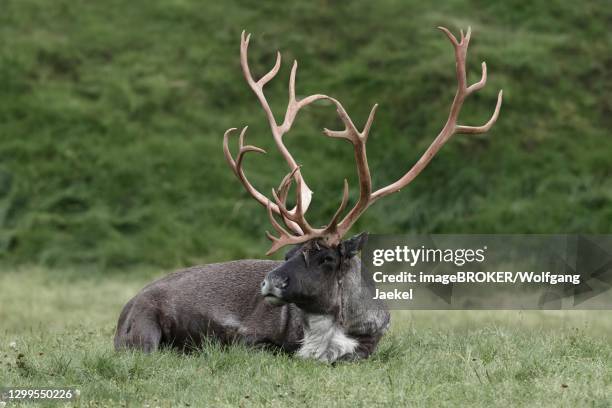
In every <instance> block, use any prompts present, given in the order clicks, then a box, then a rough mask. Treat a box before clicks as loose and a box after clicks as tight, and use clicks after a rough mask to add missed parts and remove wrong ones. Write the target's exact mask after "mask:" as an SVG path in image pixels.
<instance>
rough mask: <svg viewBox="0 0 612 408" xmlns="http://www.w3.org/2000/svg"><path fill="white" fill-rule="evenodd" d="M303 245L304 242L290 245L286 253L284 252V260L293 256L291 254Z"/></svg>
mask: <svg viewBox="0 0 612 408" xmlns="http://www.w3.org/2000/svg"><path fill="white" fill-rule="evenodd" d="M303 246H304V244H298V245H294V246H292V247H291V248H290V249H289V250H288V251H287V253H285V261H288V260H289V259H291V258H293V256H294V255H295V254H296V253H297V252H298V251H299V250H300V249H301V248H302V247H303Z"/></svg>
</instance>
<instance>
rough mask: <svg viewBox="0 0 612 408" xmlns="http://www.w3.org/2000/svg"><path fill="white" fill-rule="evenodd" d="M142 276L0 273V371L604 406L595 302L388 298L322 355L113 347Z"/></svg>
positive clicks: (177, 397)
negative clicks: (551, 304) (315, 358)
mask: <svg viewBox="0 0 612 408" xmlns="http://www.w3.org/2000/svg"><path fill="white" fill-rule="evenodd" d="M153 275H155V273H152V271H150V270H141V271H139V272H137V273H134V274H133V275H132V276H130V277H128V276H125V275H116V276H107V277H103V276H102V275H98V276H97V277H95V278H91V277H90V278H82V277H79V275H78V274H77V273H71V272H69V273H66V272H65V271H62V272H61V273H60V272H57V271H47V270H43V269H32V270H27V271H24V270H17V271H13V272H7V273H4V274H2V275H0V296H1V299H2V309H0V321H2V332H1V333H0V362H1V365H2V369H1V370H0V384H5V385H10V386H20V387H24V386H52V385H54V386H75V387H77V388H78V389H79V390H80V391H81V396H80V400H79V403H78V404H76V405H77V406H92V407H95V406H99V407H101V406H108V407H115V406H135V407H140V406H143V404H149V406H151V407H155V406H159V407H174V406H193V407H204V406H258V405H266V406H277V407H286V406H310V407H313V406H351V407H352V406H364V407H365V406H398V405H405V406H406V405H407V406H449V407H456V406H482V407H491V406H494V405H495V406H545V407H577V406H588V407H609V406H610V405H612V344H611V338H612V321H611V319H610V316H609V312H607V314H606V313H602V312H586V311H576V312H520V311H497V312H443V311H436V312H408V311H403V312H402V311H398V312H394V314H393V323H392V330H391V332H390V334H389V335H387V336H386V337H385V339H384V341H383V342H382V344H381V345H380V348H379V350H378V352H377V353H376V354H375V355H374V356H373V357H372V358H371V359H370V360H367V361H363V362H360V363H352V364H351V363H346V364H337V365H335V366H328V365H324V364H320V363H316V362H311V361H301V360H298V359H295V358H291V357H288V356H285V355H274V354H271V353H268V352H262V351H253V350H249V349H246V348H243V347H240V346H235V347H229V348H226V349H222V348H220V347H218V346H216V345H214V344H211V345H208V346H206V347H204V348H203V349H202V351H201V352H198V353H195V354H193V355H189V356H184V355H179V354H176V353H174V352H168V351H165V352H160V353H156V354H153V355H143V354H140V353H120V354H118V353H115V352H114V351H113V349H112V337H113V330H114V325H115V322H116V318H117V316H118V313H119V311H120V308H121V307H122V306H123V303H124V302H125V301H126V300H127V299H128V298H129V297H131V296H132V295H133V294H134V293H135V292H136V291H137V290H138V289H139V288H140V287H141V286H143V285H144V283H145V282H147V281H149V280H150V279H151V278H153ZM12 342H15V343H16V344H15V347H11V343H12ZM79 404H80V405H79ZM43 406H44V405H43Z"/></svg>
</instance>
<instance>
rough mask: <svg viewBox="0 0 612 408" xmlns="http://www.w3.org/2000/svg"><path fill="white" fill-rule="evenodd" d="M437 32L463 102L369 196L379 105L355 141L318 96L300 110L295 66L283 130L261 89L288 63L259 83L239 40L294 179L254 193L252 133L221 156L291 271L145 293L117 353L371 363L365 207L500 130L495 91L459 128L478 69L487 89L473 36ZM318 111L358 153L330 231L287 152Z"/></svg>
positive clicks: (160, 284)
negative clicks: (460, 142) (489, 106)
mask: <svg viewBox="0 0 612 408" xmlns="http://www.w3.org/2000/svg"><path fill="white" fill-rule="evenodd" d="M439 28H440V30H442V31H443V32H444V34H446V36H447V37H448V39H449V40H450V42H451V44H452V46H453V48H454V51H455V60H456V73H457V83H458V84H457V92H456V94H455V98H454V100H453V102H452V104H451V108H450V113H449V116H448V119H447V121H446V123H445V124H444V127H443V128H442V130H441V131H440V133H439V134H438V136H437V137H436V138H435V140H434V141H433V142H432V144H431V145H430V146H429V148H428V149H427V150H426V151H425V153H424V154H423V156H422V157H421V158H420V159H419V160H418V161H417V162H416V164H414V166H412V168H411V169H410V170H409V171H408V172H407V173H405V174H404V175H403V176H402V177H401V178H399V179H398V180H397V181H395V182H393V183H391V184H389V185H388V186H385V187H383V188H380V189H378V190H373V189H372V180H371V178H370V170H369V168H368V159H367V155H366V142H367V140H368V134H369V132H370V128H371V126H372V122H373V120H374V114H375V112H376V108H377V105H374V106H373V107H372V110H371V112H370V115H369V117H368V119H367V121H366V123H365V126H364V127H363V129H362V130H359V129H358V128H357V126H356V125H355V124H354V122H353V121H352V120H351V118H350V117H349V115H348V113H347V112H346V109H345V108H344V107H343V106H342V104H341V103H340V102H339V101H338V100H336V99H334V98H332V97H330V96H327V95H322V94H315V95H310V96H307V97H305V98H303V99H297V98H296V93H295V76H296V71H297V62H294V63H293V67H292V69H291V74H290V77H289V103H288V106H287V110H286V112H285V116H284V119H283V121H282V122H281V123H278V122H277V121H276V119H275V116H274V114H273V113H272V110H271V108H270V105H269V103H268V100H267V98H266V96H265V94H264V86H265V85H266V84H267V83H268V82H269V81H270V80H272V79H273V78H274V77H275V76H276V74H277V73H278V71H279V68H280V66H281V55H280V53H278V54H277V57H276V63H275V64H274V67H273V68H272V69H271V70H270V71H269V72H268V73H267V74H265V75H264V76H263V77H261V78H260V79H259V80H255V79H254V78H253V75H252V73H251V70H250V68H249V64H248V58H247V50H248V46H249V39H250V35H245V33H244V32H243V33H242V37H241V41H240V63H241V66H242V71H243V73H244V76H245V78H246V81H247V83H248V84H249V86H250V88H251V89H252V90H253V92H254V93H255V95H256V96H257V99H258V100H259V103H260V104H261V105H262V107H263V110H264V112H265V115H266V117H267V119H268V122H269V125H270V128H271V131H272V136H273V138H274V142H275V144H276V147H277V148H278V150H279V151H280V153H281V155H282V157H283V158H284V159H285V161H286V162H287V165H288V166H289V170H290V171H289V174H287V175H286V176H285V177H284V179H283V180H282V181H281V183H280V185H279V187H278V189H276V190H274V189H273V190H272V198H271V199H270V198H268V197H267V196H266V195H264V194H262V193H261V192H259V191H258V190H257V189H256V188H255V187H254V186H253V184H252V183H251V182H250V181H249V180H248V179H247V177H246V175H245V173H244V170H243V162H244V158H245V156H246V154H247V153H249V152H256V153H265V152H264V150H262V149H260V148H258V147H255V146H252V145H247V144H245V135H246V131H247V128H246V127H245V128H244V129H242V131H241V132H240V135H239V138H238V146H239V149H238V153H237V155H236V156H235V157H234V156H233V155H232V153H231V152H230V148H229V138H230V135H231V134H232V132H233V131H235V130H236V129H234V128H232V129H229V130H228V131H227V132H225V135H224V138H223V151H224V154H225V158H226V159H227V162H228V163H229V165H230V167H231V169H232V171H233V172H234V174H235V175H236V177H237V178H238V179H239V180H240V182H241V183H242V184H243V185H244V187H245V189H246V190H247V192H248V193H249V194H250V195H251V196H252V197H253V198H254V199H255V200H256V201H257V202H258V203H260V204H261V205H262V206H264V207H266V208H267V212H268V216H269V218H270V222H271V223H272V226H273V227H274V230H275V231H276V233H277V236H274V235H272V234H270V233H267V236H268V238H269V239H270V240H271V241H272V247H271V248H270V250H269V251H268V254H271V253H273V252H276V251H277V250H279V249H280V248H282V247H284V246H286V245H290V244H293V245H294V247H293V248H292V249H290V250H289V251H288V252H287V254H286V256H285V261H269V260H239V261H232V262H225V263H217V264H210V265H204V266H196V267H192V268H189V269H185V270H181V271H178V272H175V273H173V274H171V275H168V276H166V277H164V278H161V279H159V280H157V281H155V282H153V283H151V284H149V285H148V286H146V287H145V288H144V289H142V291H140V293H138V294H137V295H136V296H135V297H134V298H132V299H131V300H130V301H129V302H128V303H127V304H126V305H125V307H124V308H123V311H122V312H121V315H120V316H119V322H118V325H117V331H116V334H115V348H116V349H117V350H120V349H125V348H135V349H141V350H144V351H146V352H151V351H155V350H157V349H158V348H159V347H160V346H170V347H176V348H179V349H181V350H186V349H188V348H190V347H194V346H195V347H197V346H198V345H200V344H201V343H202V341H203V340H204V339H206V338H210V339H215V340H218V341H220V342H222V343H231V342H235V341H239V342H243V343H245V344H248V345H253V346H272V347H277V348H280V349H282V350H285V351H287V352H292V353H293V352H295V353H297V355H298V356H300V357H304V358H312V359H317V360H321V361H325V362H333V361H336V360H353V359H360V358H367V357H368V356H369V355H370V354H371V353H372V352H373V351H374V350H375V349H376V346H377V344H378V341H379V340H380V338H381V337H382V335H383V334H384V333H385V331H386V330H387V329H388V327H389V322H390V319H389V312H388V310H387V308H386V307H385V305H384V304H383V303H381V302H380V301H378V300H373V299H372V298H373V294H374V288H373V287H372V286H370V285H368V284H367V283H365V282H362V275H361V273H360V268H361V266H360V258H359V256H357V255H358V254H359V252H360V250H361V248H362V246H363V244H364V242H365V240H366V235H365V234H361V235H357V236H355V237H353V238H350V239H347V240H343V237H344V236H345V234H346V233H347V232H348V231H349V230H350V228H351V226H352V225H353V224H354V223H355V221H356V220H357V218H359V216H360V215H361V214H363V212H364V211H365V210H366V209H367V208H368V207H369V206H370V205H372V204H373V203H374V202H376V201H377V200H378V199H380V198H382V197H385V196H387V195H389V194H392V193H395V192H398V191H399V190H401V189H402V188H403V187H405V186H406V185H408V184H409V183H410V182H411V181H412V180H414V178H415V177H416V176H417V175H418V174H419V173H420V172H421V171H422V170H423V169H424V168H425V166H427V164H428V163H429V162H430V160H431V159H432V158H433V156H434V155H435V154H436V153H437V152H438V151H439V150H440V148H441V147H442V146H443V145H444V144H445V143H446V142H447V141H448V139H449V138H450V137H451V136H452V135H454V134H456V133H483V132H486V131H487V130H489V129H490V128H491V126H492V125H493V124H494V123H495V121H496V120H497V117H498V115H499V110H500V107H501V103H502V91H500V92H499V95H498V97H497V105H496V107H495V111H494V113H493V115H492V117H491V118H490V119H489V121H488V122H487V123H486V124H484V125H482V126H464V125H458V124H457V118H458V116H459V113H460V111H461V106H462V105H463V102H464V101H465V98H466V97H467V96H469V95H470V94H472V93H473V92H475V91H477V90H479V89H481V88H482V87H483V86H484V85H485V83H486V80H487V67H486V65H485V63H484V62H483V63H482V77H481V79H480V80H479V81H478V82H476V83H474V84H472V85H467V83H466V71H465V69H466V68H465V60H466V52H467V48H468V44H469V41H470V32H471V31H470V29H469V28H468V31H467V33H466V34H465V35H464V34H463V31H461V36H460V38H459V39H457V38H456V37H455V36H454V35H453V34H452V33H451V32H450V31H449V30H447V29H446V28H444V27H439ZM321 99H324V100H327V101H329V102H331V103H332V104H333V105H334V106H335V108H336V111H337V113H338V115H339V118H340V120H341V121H342V123H343V124H344V129H343V130H328V129H324V130H323V133H324V134H325V135H326V136H328V137H332V138H341V139H346V140H347V141H348V142H349V143H350V144H351V145H352V146H353V150H354V153H355V161H356V166H357V174H358V178H359V198H358V199H357V201H356V203H355V205H354V206H353V207H352V208H351V209H350V210H349V211H348V212H346V214H345V209H346V207H347V203H348V183H347V181H346V179H345V180H344V193H343V196H342V201H341V204H340V206H339V208H338V210H337V211H336V213H335V214H334V216H333V217H332V219H331V220H330V221H329V223H328V224H327V225H326V226H325V227H322V228H314V227H313V226H312V225H311V224H310V223H309V222H308V221H307V220H306V218H305V212H306V210H307V209H308V206H309V204H310V202H311V195H312V191H311V190H310V188H309V187H308V185H307V184H306V183H305V181H304V179H303V178H302V174H301V172H300V167H299V165H298V164H297V162H296V161H295V159H294V158H293V156H292V155H291V153H290V152H289V150H288V149H287V147H286V146H285V144H284V141H283V136H284V135H285V134H286V133H287V132H288V131H289V130H290V129H291V126H292V125H293V122H294V120H295V118H296V115H297V114H298V112H299V111H300V109H302V108H303V107H305V106H307V105H310V104H311V103H313V102H315V101H317V100H321ZM292 185H294V186H295V194H296V201H295V203H296V204H295V207H294V208H288V206H287V197H288V194H289V190H290V189H291V187H292ZM343 214H345V215H344V217H342V215H343ZM341 217H342V218H341ZM283 224H284V225H283Z"/></svg>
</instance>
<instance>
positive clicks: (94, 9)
mask: <svg viewBox="0 0 612 408" xmlns="http://www.w3.org/2000/svg"><path fill="white" fill-rule="evenodd" d="M0 8H1V9H2V12H1V13H0V259H1V260H2V261H3V262H5V263H7V264H20V263H42V264H45V265H50V266H65V265H70V264H73V265H91V266H94V267H96V268H99V267H101V268H123V267H127V266H133V265H135V264H150V265H158V266H164V267H174V266H179V265H184V264H193V263H197V262H203V261H212V260H226V259H230V258H238V257H246V256H249V257H260V256H262V255H263V253H264V252H265V250H266V249H267V247H268V243H267V241H266V239H265V237H264V231H265V230H266V229H269V228H270V227H269V225H268V220H267V216H266V214H265V211H264V210H263V209H262V208H261V207H260V206H259V205H258V204H256V203H255V202H254V201H253V200H252V199H250V198H249V197H248V196H247V194H246V193H245V192H244V191H243V189H242V186H241V185H240V184H239V183H238V181H237V180H235V178H234V176H233V174H232V173H231V172H230V170H229V168H228V167H227V166H226V164H225V162H224V159H223V154H222V150H221V142H222V135H223V132H224V131H225V130H226V129H227V128H229V127H241V126H244V125H247V124H248V125H249V135H248V138H249V141H250V143H252V144H255V145H257V146H261V147H264V148H266V149H268V151H269V153H270V154H268V155H267V156H251V157H248V159H247V162H246V165H245V166H246V168H247V172H248V174H249V176H250V178H251V179H252V180H253V181H254V183H255V184H256V185H257V186H258V187H259V188H260V190H261V191H269V190H270V188H271V187H273V186H276V185H277V184H278V182H279V180H280V178H281V177H282V176H283V175H284V174H285V173H286V167H284V166H283V163H282V162H281V161H280V158H279V157H278V154H277V153H276V151H275V149H274V148H273V147H272V141H271V136H270V132H269V129H268V128H267V127H266V121H265V118H264V116H263V113H262V111H261V108H260V106H259V105H258V103H257V102H256V99H255V97H254V95H253V94H252V93H251V91H250V90H249V88H248V86H247V85H246V83H245V82H244V80H243V78H242V73H241V71H240V66H239V60H238V46H239V38H240V32H241V30H242V29H247V30H248V31H250V32H251V33H253V36H252V39H251V47H250V63H251V66H252V69H253V71H254V73H255V74H256V75H257V76H259V75H261V74H263V73H264V72H266V71H267V70H268V69H269V68H270V67H271V66H272V64H273V62H274V53H275V51H276V50H277V49H280V50H281V51H282V52H283V57H284V59H283V62H284V64H283V68H282V70H281V72H280V74H279V75H278V76H277V78H276V79H275V80H274V81H273V82H272V83H271V84H270V85H269V87H268V88H267V94H268V95H269V98H270V99H271V101H272V105H273V108H274V109H275V111H276V112H277V117H280V115H281V114H282V112H284V108H285V104H286V100H287V91H286V87H287V79H288V74H289V67H290V61H291V60H292V59H294V58H296V59H298V60H299V61H300V68H299V70H298V81H297V88H298V94H301V95H307V94H311V93H318V92H322V93H327V94H329V95H332V96H335V97H337V98H339V99H340V100H341V101H343V103H344V106H345V107H346V108H347V109H348V110H349V113H350V114H351V116H352V117H353V119H354V120H355V121H356V122H357V123H358V126H362V124H363V122H364V121H365V119H366V117H367V114H368V112H369V109H370V107H371V105H372V104H374V103H376V102H378V103H380V108H379V112H378V114H377V118H376V121H375V124H374V127H373V130H372V133H371V137H370V139H369V146H368V148H369V158H370V168H371V170H372V173H373V180H374V184H375V186H376V187H378V186H382V185H385V184H388V183H390V182H392V181H394V180H395V179H396V178H398V177H399V176H401V175H402V174H403V173H404V172H405V171H406V170H407V169H408V168H409V167H410V166H411V165H412V163H414V161H415V160H416V159H417V158H418V157H419V156H420V155H421V154H422V152H423V151H424V149H425V148H426V147H427V146H428V144H429V143H430V142H431V141H432V140H433V138H434V137H435V135H436V134H437V132H438V131H439V130H440V128H441V126H442V125H443V123H444V121H445V118H446V115H447V112H448V108H449V106H450V102H451V100H452V97H453V93H454V90H455V79H454V59H453V53H452V48H451V46H450V44H449V43H448V40H447V39H446V38H445V37H444V35H443V34H442V33H440V32H439V31H437V30H435V29H434V27H436V26H438V25H445V26H448V27H449V28H451V29H452V30H453V31H455V32H457V31H458V29H459V28H464V29H465V28H467V26H468V25H471V26H472V29H473V36H472V42H471V48H470V52H469V54H468V66H469V75H468V77H469V80H470V82H472V81H476V80H477V79H478V78H479V75H480V68H479V65H480V62H481V61H482V60H486V61H487V63H488V67H489V83H488V85H487V86H486V87H485V89H483V90H482V91H480V92H479V93H477V94H475V95H473V96H472V97H470V98H469V99H468V101H467V102H466V104H465V107H464V110H463V114H462V118H461V122H463V123H465V124H474V125H478V124H481V123H482V122H484V121H485V120H486V119H487V118H488V116H489V115H490V113H491V112H492V110H493V107H494V104H495V96H496V94H497V91H498V90H499V89H500V88H503V89H504V106H503V107H502V113H501V116H500V119H499V121H498V123H497V124H496V126H495V127H494V128H493V129H492V130H491V131H490V132H489V133H488V134H487V135H482V136H469V135H458V136H456V137H455V138H454V139H453V140H452V141H451V142H450V143H449V144H448V145H447V146H445V147H444V149H443V150H442V151H441V152H440V153H439V154H438V156H437V157H436V158H435V159H434V161H433V162H432V163H431V165H430V166H429V167H428V169H427V170H426V171H424V172H423V174H422V175H421V176H420V177H419V178H418V179H417V180H416V181H415V182H414V183H413V184H412V185H411V186H410V188H407V189H405V190H403V191H402V192H401V193H400V194H396V195H394V196H392V197H389V198H387V199H385V200H382V201H381V202H379V203H377V204H376V205H375V206H373V207H372V208H371V209H370V210H369V211H368V213H367V214H366V215H365V216H364V217H362V219H361V220H360V221H359V222H358V224H357V225H356V227H355V228H354V229H355V232H357V231H359V230H368V231H370V232H377V233H391V232H395V233H399V232H420V233H502V232H503V233H571V232H588V233H609V232H610V230H611V226H612V139H611V135H610V129H612V97H611V96H610V95H612V70H610V67H611V66H612V52H611V51H612V32H611V31H610V30H609V27H610V26H611V25H612V8H610V7H609V2H607V1H603V0H602V1H587V2H568V1H562V0H556V1H544V0H536V1H529V2H528V1H506V2H489V1H481V0H471V1H468V0H455V1H447V2H444V3H442V2H434V3H430V4H426V3H424V2H420V1H397V0H379V1H376V2H371V1H354V2H335V1H324V0H319V1H312V2H295V3H286V2H285V3H282V4H281V3H278V2H272V1H243V2H236V1H225V2H219V1H216V2H213V1H196V0H149V1H130V2H125V1H118V0H117V1H116V0H105V1H86V0H80V1H79V0H54V1H52V2H51V1H44V0H2V1H1V7H0ZM296 125H297V126H296V128H295V130H293V131H292V132H291V133H290V134H289V135H288V136H287V139H286V140H287V143H288V145H289V147H290V149H291V150H292V151H293V152H294V154H295V156H296V157H297V159H298V161H299V162H300V164H302V165H303V172H304V174H305V177H306V180H307V181H308V183H309V185H310V186H311V187H312V188H313V189H314V190H315V199H314V202H313V205H312V207H311V211H310V212H309V214H310V219H311V220H313V222H314V223H315V224H316V223H323V222H325V221H326V220H327V219H328V218H329V217H330V215H331V213H332V212H333V211H334V209H335V208H336V207H337V205H338V202H339V199H340V195H341V187H342V178H343V177H348V178H349V182H350V183H351V187H352V188H351V197H352V199H353V200H354V199H355V198H356V197H357V194H358V189H357V185H356V177H355V175H354V162H353V158H352V149H351V147H350V145H348V144H347V143H346V142H344V141H341V140H332V139H327V138H325V137H324V136H323V135H322V134H321V132H320V130H321V128H323V127H329V128H334V126H336V127H338V128H339V124H338V121H337V119H336V117H335V114H334V112H333V109H332V108H331V107H330V106H329V105H325V104H321V105H318V106H316V107H311V108H309V109H306V110H305V111H304V112H302V113H301V114H300V116H299V117H298V119H297V123H296ZM234 141H235V140H234ZM234 146H235V145H234Z"/></svg>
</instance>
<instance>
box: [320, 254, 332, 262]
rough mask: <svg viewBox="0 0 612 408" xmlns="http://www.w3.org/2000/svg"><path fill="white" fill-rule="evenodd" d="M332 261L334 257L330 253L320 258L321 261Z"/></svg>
mask: <svg viewBox="0 0 612 408" xmlns="http://www.w3.org/2000/svg"><path fill="white" fill-rule="evenodd" d="M333 261H334V257H333V256H331V255H326V256H324V257H323V258H321V263H322V264H324V263H332V262H333Z"/></svg>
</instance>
